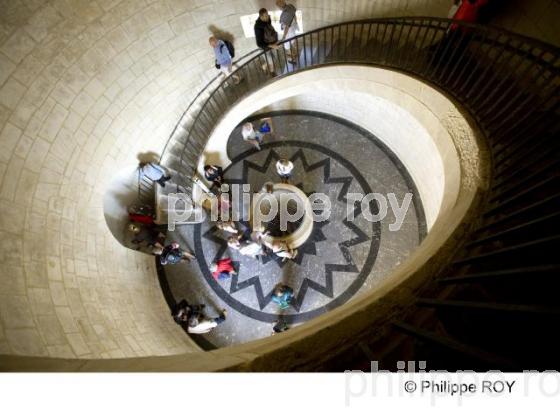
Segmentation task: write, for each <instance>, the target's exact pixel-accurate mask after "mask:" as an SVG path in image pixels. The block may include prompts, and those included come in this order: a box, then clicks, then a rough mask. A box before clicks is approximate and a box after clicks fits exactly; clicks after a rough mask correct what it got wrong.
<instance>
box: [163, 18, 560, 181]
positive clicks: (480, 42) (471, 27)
mask: <svg viewBox="0 0 560 410" xmlns="http://www.w3.org/2000/svg"><path fill="white" fill-rule="evenodd" d="M452 25H453V26H454V25H456V26H457V27H458V28H459V29H457V30H456V31H455V33H457V34H456V35H455V36H454V37H453V36H450V35H449V28H450V27H451V26H452ZM356 27H359V28H360V31H359V33H358V32H356V30H357V29H356ZM372 28H375V34H373V32H372ZM350 30H352V31H351V33H350ZM415 30H416V31H417V34H420V33H423V34H424V35H423V36H412V35H411V34H412V32H413V31H415ZM366 32H367V37H364V34H365V33H366ZM388 32H390V35H389V36H387V34H388ZM403 33H404V34H405V35H404V36H403ZM395 35H398V37H396V36H395ZM329 36H330V37H329ZM349 36H352V37H354V38H355V39H356V40H357V41H359V44H356V43H354V44H352V39H349V38H348V37H349ZM342 39H344V40H350V41H349V42H348V41H345V42H344V44H342V43H341V44H337V46H338V49H337V50H334V49H333V48H334V46H335V42H336V41H337V40H342ZM403 39H404V42H403ZM446 39H447V40H446ZM314 40H315V41H316V43H315V47H314V45H313V41H314ZM419 40H420V42H418V41H419ZM364 41H365V42H366V43H367V42H368V41H369V42H371V44H375V47H373V50H371V49H367V48H366V47H364V46H365V44H362V43H363V42H364ZM463 41H466V42H467V43H468V44H467V43H464V44H462V45H461V44H460V43H461V42H463ZM286 42H290V43H291V44H292V46H296V47H297V48H298V50H300V51H302V50H303V54H301V55H300V64H299V65H298V66H296V67H293V66H292V67H290V66H289V65H288V64H287V63H286V60H287V57H286V51H285V49H284V47H282V44H283V43H286ZM446 42H447V43H446ZM379 43H380V44H379ZM279 44H280V47H279V48H278V49H270V50H266V51H263V50H253V51H251V52H249V53H247V54H246V55H244V56H243V57H241V58H240V59H238V60H237V68H236V69H235V70H234V73H236V74H238V75H244V74H245V75H246V76H248V77H249V78H251V81H248V82H246V84H245V85H244V86H241V87H231V88H230V89H229V90H230V92H227V93H226V86H225V84H226V80H223V81H221V82H220V83H219V84H217V85H216V81H217V80H218V78H220V76H219V75H218V76H216V77H214V78H213V79H212V80H211V81H210V82H209V83H208V84H207V85H206V86H205V87H204V88H202V89H201V90H200V91H199V93H198V94H197V96H196V97H195V98H194V99H193V100H192V101H191V103H190V104H189V106H188V107H187V110H186V111H185V112H184V113H183V115H182V116H181V119H180V121H179V122H178V123H177V125H176V127H175V129H174V131H173V133H172V135H171V137H170V138H169V140H168V141H167V143H166V146H165V148H164V150H163V153H162V156H161V160H162V161H165V160H166V155H168V151H169V146H170V144H171V143H172V142H173V141H174V140H177V141H180V143H181V144H182V145H183V148H182V150H181V152H180V153H179V154H178V155H176V156H177V157H178V158H179V163H180V165H179V169H177V167H172V168H174V169H175V171H177V172H178V173H179V174H180V175H181V174H183V175H184V174H185V173H186V174H189V177H190V178H192V177H193V176H194V175H195V174H196V164H195V163H196V161H197V159H198V158H199V157H200V155H201V154H202V153H203V151H204V146H205V145H206V142H207V138H208V136H209V135H210V134H211V132H212V130H213V128H214V126H215V125H216V124H217V123H218V122H219V119H220V118H221V117H222V116H223V115H224V114H225V113H226V112H227V111H228V110H229V109H230V108H231V106H233V105H234V104H235V103H236V102H238V101H240V99H241V98H243V97H244V96H245V95H247V94H248V93H251V92H254V91H256V90H257V89H259V88H261V87H263V86H264V85H266V84H269V83H270V82H272V81H275V80H276V79H277V78H278V77H284V76H288V75H292V74H295V73H298V72H302V71H304V70H308V69H312V68H316V67H320V66H324V65H329V64H353V63H357V64H370V65H376V66H380V67H389V68H391V69H394V70H399V71H403V72H406V73H409V74H412V75H415V76H418V77H420V78H422V79H424V80H426V81H428V82H431V83H432V84H434V85H435V86H437V87H440V88H442V89H444V90H445V91H447V92H449V93H450V94H452V95H453V96H454V97H455V98H456V99H458V100H459V101H460V102H462V103H464V105H465V106H466V108H467V109H469V110H470V111H471V113H472V114H473V116H474V117H475V118H476V119H478V120H479V121H481V120H482V117H483V116H488V115H489V114H492V112H489V111H488V110H485V111H483V112H482V113H480V112H478V111H477V109H476V108H477V107H472V106H470V105H469V102H468V101H467V99H465V98H464V93H463V92H462V91H464V90H463V89H462V87H461V88H458V89H457V90H455V89H454V88H453V87H449V84H446V82H445V81H442V80H443V79H444V78H443V77H444V74H445V75H449V74H459V73H460V74H461V75H464V69H462V68H460V67H455V68H454V69H453V70H447V71H446V67H448V66H446V65H445V62H444V61H443V60H444V58H451V57H452V58H453V59H454V61H457V63H456V65H459V62H461V63H463V62H465V61H466V59H467V57H469V58H472V57H470V54H469V53H465V52H464V50H468V49H469V48H470V47H469V46H471V45H474V46H473V47H474V48H477V49H478V50H481V51H484V52H485V53H483V54H482V55H481V56H479V57H485V58H488V59H489V61H488V62H486V63H485V66H486V67H488V66H489V65H488V63H492V64H495V65H496V67H498V66H499V67H500V68H502V70H503V69H504V67H506V66H505V65H504V67H502V66H501V65H500V63H502V62H503V60H502V59H501V58H495V57H496V56H495V55H494V54H495V53H499V54H500V56H506V55H507V56H508V57H509V59H510V60H512V61H513V60H514V59H515V58H524V59H526V60H528V61H533V63H534V64H536V65H537V66H539V67H541V69H542V70H544V71H546V72H555V73H556V72H557V70H558V67H557V65H554V64H555V62H556V61H557V60H555V59H550V58H548V60H547V59H546V57H547V56H548V57H549V56H557V55H559V54H560V52H559V49H558V47H554V46H551V45H549V44H546V43H543V42H541V41H539V40H535V39H531V38H528V37H525V36H521V35H518V34H515V33H512V32H510V31H507V30H504V29H500V28H496V27H490V26H482V25H477V24H471V23H465V22H461V21H455V20H449V19H444V18H434V17H402V18H380V19H365V20H355V21H350V22H345V23H338V24H333V25H330V26H326V27H322V28H318V29H315V30H312V31H309V32H307V33H304V34H300V35H298V36H296V37H294V38H292V39H288V40H285V41H283V42H280V43H279ZM458 45H461V46H462V47H463V50H461V51H460V53H458V52H457V50H453V46H458ZM356 46H359V47H358V48H360V47H361V49H362V51H364V52H365V56H364V55H360V54H359V53H351V50H349V48H351V47H356ZM406 46H410V47H412V50H413V52H414V53H415V55H414V56H413V57H414V59H415V61H406V58H404V59H403V55H402V53H403V52H402V50H406ZM475 46H477V47H475ZM311 47H314V48H315V49H316V48H317V47H323V48H324V50H323V51H324V52H323V56H321V55H320V53H319V55H316V56H314V54H313V52H314V50H313V49H311ZM395 47H398V48H400V49H401V50H396V51H395ZM430 47H433V50H431V51H432V54H433V55H432V57H431V58H429V59H428V58H426V55H424V56H422V55H421V54H426V53H425V52H427V51H430ZM327 48H330V51H331V55H330V56H327V55H326V54H327ZM533 50H539V53H537V54H535V53H533ZM334 51H336V52H334ZM470 51H472V50H470ZM310 53H311V54H310ZM247 58H249V59H248V60H247V61H245V62H243V63H242V64H240V62H241V61H243V60H246V59H247ZM264 64H267V65H274V67H275V69H276V70H277V71H280V72H278V73H277V74H279V76H278V77H276V79H270V78H268V77H266V76H262V75H261V74H262V73H260V72H259V70H261V68H260V66H261V65H264ZM547 65H548V66H547ZM279 69H280V70H279ZM464 79H465V80H469V81H470V80H472V78H470V77H468V76H464ZM455 84H456V83H455ZM212 85H216V86H215V87H212ZM476 85H477V86H478V84H476ZM209 90H211V91H210V92H209V96H208V98H206V100H205V101H204V102H203V103H202V104H201V106H200V108H199V109H198V110H197V111H196V112H194V111H195V110H194V107H195V103H196V102H198V101H199V100H200V97H201V96H202V95H203V94H204V93H205V92H208V91H209ZM481 90H483V89H482V88H480V89H479V91H481ZM485 90H486V89H484V91H485ZM543 90H544V88H543ZM471 92H472V90H470V91H469V92H468V96H469V97H470V96H471ZM495 92H496V91H495V90H494V93H495ZM188 115H190V116H191V117H192V118H194V119H193V120H192V122H191V123H190V125H189V126H188V129H186V130H185V131H184V132H178V131H179V129H180V127H181V124H182V123H183V122H184V120H185V118H186V117H187V116H188ZM181 131H182V130H181ZM180 182H181V181H180ZM184 183H186V184H188V180H185V181H184Z"/></svg>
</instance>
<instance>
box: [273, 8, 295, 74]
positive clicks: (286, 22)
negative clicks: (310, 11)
mask: <svg viewBox="0 0 560 410" xmlns="http://www.w3.org/2000/svg"><path fill="white" fill-rule="evenodd" d="M276 6H277V7H278V8H279V9H280V10H282V14H280V27H281V28H282V38H281V41H284V40H289V39H291V38H293V37H295V36H296V35H297V34H298V31H299V27H298V23H297V18H296V12H297V9H296V7H295V6H294V5H293V4H288V3H286V1H285V0H276ZM284 48H285V49H286V50H287V51H288V52H289V53H290V58H289V59H288V63H290V64H297V62H298V61H297V47H296V43H295V42H294V44H292V42H290V41H286V42H285V43H284Z"/></svg>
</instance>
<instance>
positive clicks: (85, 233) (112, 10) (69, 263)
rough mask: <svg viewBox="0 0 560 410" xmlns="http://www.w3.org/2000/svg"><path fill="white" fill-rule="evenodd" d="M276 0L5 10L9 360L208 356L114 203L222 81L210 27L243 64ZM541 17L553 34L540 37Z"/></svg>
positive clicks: (307, 15)
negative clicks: (127, 235) (187, 113)
mask: <svg viewBox="0 0 560 410" xmlns="http://www.w3.org/2000/svg"><path fill="white" fill-rule="evenodd" d="M269 3H272V1H246V0H236V1H230V0H220V1H218V0H206V1H199V0H155V1H145V0H122V1H119V0H91V1H70V0H35V1H23V0H14V1H4V2H2V6H1V9H2V12H1V13H0V145H1V146H2V150H1V152H0V178H1V186H0V207H1V212H0V236H1V243H2V249H1V252H0V255H1V256H0V257H1V260H0V353H1V354H5V355H9V356H19V355H32V356H51V357H69V358H75V357H79V358H84V359H89V358H120V357H134V356H153V355H170V354H176V353H185V352H192V351H193V350H194V349H196V347H195V346H194V345H193V344H192V343H191V341H190V340H189V338H188V337H187V336H186V335H184V334H183V332H182V331H181V330H180V329H178V328H177V327H176V326H175V324H174V323H173V322H172V321H171V320H170V319H169V316H168V312H167V308H166V306H165V303H164V301H163V298H162V296H161V291H160V289H159V286H158V284H157V280H156V273H155V266H154V262H153V259H152V258H148V257H146V256H144V255H141V254H137V253H133V252H131V251H129V250H127V249H124V248H122V247H121V246H120V245H119V244H118V242H117V241H116V240H115V239H114V238H113V237H112V235H111V233H110V232H109V229H108V228H107V226H106V223H105V220H104V216H103V206H102V204H103V195H104V192H105V190H106V187H107V183H108V182H109V181H110V180H111V176H112V175H114V174H116V173H118V172H119V170H121V169H122V168H125V167H127V166H132V165H135V163H136V157H137V155H138V154H139V153H146V152H150V151H156V153H158V152H160V150H161V149H162V147H163V146H164V143H165V141H166V139H167V137H168V135H169V134H170V132H171V130H172V129H173V127H174V125H175V122H176V121H177V119H178V118H179V116H180V114H181V112H182V110H183V109H184V108H185V107H186V106H187V105H188V103H189V102H190V100H191V99H192V97H193V96H194V95H195V93H196V92H197V90H198V88H199V87H200V86H201V85H202V84H204V83H205V82H206V81H207V80H208V79H209V78H210V77H212V76H213V75H215V71H214V69H213V67H212V56H211V54H210V53H209V52H208V51H209V50H208V46H207V43H206V38H207V36H208V35H209V33H210V30H211V29H214V30H215V29H219V30H222V31H226V32H229V33H231V34H232V35H233V36H234V37H235V39H236V41H235V43H236V47H237V52H238V54H239V55H242V54H243V53H245V52H247V51H249V50H250V49H252V48H254V45H253V42H252V40H246V39H243V38H242V37H243V35H242V31H241V27H240V25H239V16H240V15H245V14H250V13H253V12H254V11H255V10H257V9H258V8H259V7H261V6H263V5H265V6H269V7H270V6H271V4H269ZM516 3H518V2H516ZM530 3H531V6H530V7H529V6H527V5H525V6H523V8H521V7H517V8H515V9H514V11H515V13H517V12H518V11H519V12H521V11H523V12H524V13H525V12H526V9H529V10H541V9H542V10H541V11H539V12H536V11H535V12H531V13H532V14H530V15H529V14H527V15H528V16H529V17H528V18H529V21H530V22H531V27H528V28H524V31H523V32H524V33H525V34H529V35H535V36H537V37H539V38H544V39H545V40H549V41H552V42H555V41H554V39H553V37H552V36H553V35H557V31H555V30H553V28H554V25H553V24H550V25H549V24H548V20H546V16H555V15H557V14H553V13H551V12H550V10H549V8H550V7H553V6H554V5H556V6H557V2H554V1H548V0H546V1H545V0H540V1H536V2H530ZM298 4H299V6H300V8H301V9H302V10H303V13H304V24H305V28H306V29H311V28H315V27H319V26H322V25H325V24H329V23H335V22H339V21H344V20H348V19H353V18H365V17H372V16H379V17H383V16H402V15H431V16H440V17H444V16H446V14H447V10H448V8H449V2H448V1H446V0H432V1H425V0H406V1H405V0H398V1H391V2H377V1H376V2H372V1H370V0H347V1H344V2H342V3H341V2H340V1H334V0H329V1H322V2H317V1H311V0H299V1H298ZM533 4H535V5H534V6H533ZM520 10H521V11H520ZM545 11H547V13H545ZM527 13H529V12H527ZM513 14H514V13H513V12H512V15H513ZM518 20H519V19H518ZM512 21H513V20H512ZM522 21H525V20H522ZM506 23H507V22H506ZM541 23H542V27H545V28H546V27H548V28H547V30H544V29H543V30H537V29H538V28H539V27H541V25H540V24H541ZM506 25H508V26H512V27H514V28H515V24H513V23H511V24H509V23H507V24H506ZM549 26H550V27H549ZM540 31H542V33H541V32H540ZM544 31H547V32H548V33H549V34H548V36H545V33H544ZM543 36H544V37H543ZM205 360H206V359H205ZM171 362H172V361H170V363H171ZM3 363H4V365H7V364H6V363H8V361H3ZM16 363H23V362H20V361H17V360H16ZM56 363H58V368H63V367H64V363H67V362H62V361H60V362H56ZM73 363H74V364H73V365H72V366H74V367H73V368H74V369H76V368H80V367H81V366H83V364H80V362H73ZM102 363H104V364H105V365H107V363H108V362H102ZM142 363H143V362H142ZM173 363H181V361H177V360H175V361H173ZM191 365H192V366H195V365H196V361H191ZM221 365H223V363H222V362H221ZM126 366H127V367H125V369H126V368H128V369H133V366H132V364H130V363H128V364H127V365H126ZM161 367H162V368H163V367H165V366H164V365H163V363H162V364H161Z"/></svg>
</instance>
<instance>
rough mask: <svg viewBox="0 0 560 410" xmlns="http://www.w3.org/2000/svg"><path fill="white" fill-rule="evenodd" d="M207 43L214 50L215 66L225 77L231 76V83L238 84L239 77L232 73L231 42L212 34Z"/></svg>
mask: <svg viewBox="0 0 560 410" xmlns="http://www.w3.org/2000/svg"><path fill="white" fill-rule="evenodd" d="M208 43H209V44H210V47H212V49H213V50H214V56H215V58H216V62H215V64H216V68H217V69H218V70H220V71H221V72H222V74H223V75H224V77H225V79H227V78H228V77H229V76H231V78H233V83H234V84H235V85H237V84H239V83H240V82H241V77H239V76H238V75H237V74H233V55H232V53H235V52H234V48H233V44H231V43H230V42H229V41H224V40H218V39H217V38H216V37H214V36H212V37H210V38H209V39H208ZM226 84H227V83H226Z"/></svg>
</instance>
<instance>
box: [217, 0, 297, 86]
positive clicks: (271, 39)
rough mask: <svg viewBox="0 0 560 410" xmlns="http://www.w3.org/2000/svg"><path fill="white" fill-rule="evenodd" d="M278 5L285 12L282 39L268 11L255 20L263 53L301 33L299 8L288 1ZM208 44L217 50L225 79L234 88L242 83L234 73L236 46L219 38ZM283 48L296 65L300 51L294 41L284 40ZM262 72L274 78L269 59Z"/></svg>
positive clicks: (281, 22)
mask: <svg viewBox="0 0 560 410" xmlns="http://www.w3.org/2000/svg"><path fill="white" fill-rule="evenodd" d="M276 6H277V7H278V8H279V9H280V10H282V13H281V14H280V27H281V30H282V33H281V34H282V35H281V36H279V35H278V33H277V32H276V29H275V28H274V26H273V25H272V22H271V18H270V14H269V13H268V10H267V9H264V8H262V9H260V10H259V17H258V18H257V20H256V21H255V26H254V30H255V39H256V43H257V46H258V47H259V48H261V49H262V50H268V49H275V48H278V47H280V45H279V43H280V42H282V41H284V40H289V39H291V38H293V37H295V36H296V35H297V33H298V31H299V27H298V23H297V17H296V12H297V10H296V7H295V6H294V5H293V4H288V3H286V1H285V0H277V1H276ZM208 43H209V44H210V47H211V48H212V50H213V51H214V57H215V66H216V68H217V69H218V70H220V71H221V72H222V74H223V76H224V77H225V78H229V77H231V78H232V80H233V84H235V85H237V84H239V83H240V82H241V81H243V78H242V77H240V76H239V75H238V74H237V73H234V72H233V58H234V57H235V47H234V46H233V44H232V43H231V42H230V41H228V40H226V39H219V38H217V37H216V36H211V37H210V38H209V39H208ZM292 43H294V44H292ZM284 48H285V49H286V51H287V52H288V63H289V64H292V65H295V64H297V62H298V51H297V45H296V44H295V42H292V41H285V42H284ZM263 70H264V71H265V72H267V73H268V74H270V75H272V76H275V75H276V73H275V68H274V62H273V61H272V60H271V59H268V58H267V59H266V62H265V63H264V64H263ZM225 85H226V86H227V85H228V83H227V82H226V83H225Z"/></svg>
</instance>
